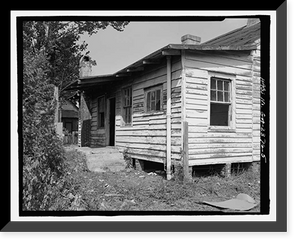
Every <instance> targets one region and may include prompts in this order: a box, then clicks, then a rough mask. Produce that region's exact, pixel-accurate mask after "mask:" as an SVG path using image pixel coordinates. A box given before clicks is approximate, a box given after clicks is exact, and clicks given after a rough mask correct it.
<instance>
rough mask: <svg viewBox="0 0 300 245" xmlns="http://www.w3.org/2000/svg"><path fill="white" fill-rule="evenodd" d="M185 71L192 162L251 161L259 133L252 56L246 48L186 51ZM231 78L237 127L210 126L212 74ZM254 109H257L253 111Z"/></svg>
mask: <svg viewBox="0 0 300 245" xmlns="http://www.w3.org/2000/svg"><path fill="white" fill-rule="evenodd" d="M183 59H184V60H183V64H184V71H185V82H184V84H185V87H184V88H183V90H185V91H186V92H185V98H184V100H185V112H184V113H185V117H186V120H187V121H188V123H189V164H190V165H191V166H193V165H203V164H216V163H233V162H251V161H252V160H253V157H252V155H253V147H254V146H255V147H257V145H255V144H254V143H253V142H252V140H253V136H254V135H256V134H257V130H255V131H253V129H254V128H257V124H255V126H254V125H253V122H255V123H256V122H257V121H255V120H257V117H256V116H255V117H254V115H256V114H257V115H259V106H258V104H257V103H255V104H253V101H254V100H255V101H256V102H257V99H258V96H259V95H258V94H257V90H254V86H256V84H255V85H254V84H253V77H252V74H253V66H252V56H251V55H250V52H246V51H231V52H229V51H227V52H222V51H211V52H207V51H206V52H192V51H187V52H185V55H184V57H183ZM212 74H214V75H216V76H219V77H231V78H232V81H233V86H232V88H233V91H232V93H233V102H232V103H233V105H232V106H233V120H234V129H233V130H228V131H217V130H213V129H210V128H209V117H210V111H209V109H210V92H209V84H210V76H211V75H212ZM254 108H255V110H254ZM253 118H254V119H253Z"/></svg>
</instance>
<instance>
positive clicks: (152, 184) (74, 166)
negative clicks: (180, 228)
mask: <svg viewBox="0 0 300 245" xmlns="http://www.w3.org/2000/svg"><path fill="white" fill-rule="evenodd" d="M66 161H67V164H68V165H69V167H70V173H68V174H69V178H70V179H69V182H70V183H72V184H70V185H69V186H68V191H66V190H64V191H65V194H64V193H62V196H63V197H62V198H64V200H65V201H64V202H63V201H61V202H60V203H63V204H60V205H56V207H55V209H57V210H88V211H99V210H100V211H103V210H105V211H210V212H211V211H220V209H218V208H216V207H212V206H208V205H205V204H202V203H201V202H202V201H224V200H228V199H231V198H234V197H236V196H237V195H238V194H239V193H245V194H248V195H249V196H251V197H252V198H254V200H255V201H256V202H258V203H259V202H260V171H259V165H258V164H257V166H253V167H252V168H251V169H250V170H247V171H241V172H240V173H237V174H232V175H231V177H228V178H224V177H221V176H220V175H218V174H217V173H212V172H210V174H208V175H205V174H202V175H200V176H198V177H197V176H196V177H194V178H193V181H192V182H191V183H184V182H183V181H182V180H180V178H174V179H173V180H170V181H167V180H166V178H165V176H164V174H163V171H159V170H158V171H153V170H148V171H138V170H135V169H133V168H126V169H125V170H123V171H120V172H110V171H107V172H104V173H95V172H90V171H88V169H87V168H86V167H85V161H86V159H85V156H84V155H83V154H82V153H80V152H78V151H76V150H70V149H69V150H67V151H66ZM196 175H197V174H196ZM67 199H68V201H66V200H67ZM222 211H225V212H227V211H228V210H222ZM230 212H232V210H230ZM248 212H260V205H258V206H256V207H255V208H253V209H252V210H250V211H248Z"/></svg>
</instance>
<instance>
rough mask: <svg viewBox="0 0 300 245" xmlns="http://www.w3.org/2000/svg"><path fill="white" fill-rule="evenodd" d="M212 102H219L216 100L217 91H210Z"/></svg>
mask: <svg viewBox="0 0 300 245" xmlns="http://www.w3.org/2000/svg"><path fill="white" fill-rule="evenodd" d="M210 100H212V101H216V100H217V98H216V91H213V90H211V91H210Z"/></svg>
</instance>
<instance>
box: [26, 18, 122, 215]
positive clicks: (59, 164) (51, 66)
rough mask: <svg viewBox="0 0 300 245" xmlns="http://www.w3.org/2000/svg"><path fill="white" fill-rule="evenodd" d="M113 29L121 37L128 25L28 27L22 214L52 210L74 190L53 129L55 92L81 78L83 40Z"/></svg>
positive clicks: (39, 24) (46, 24) (66, 23)
mask: <svg viewBox="0 0 300 245" xmlns="http://www.w3.org/2000/svg"><path fill="white" fill-rule="evenodd" d="M109 25H110V26H112V27H113V28H115V29H116V30H118V31H121V30H123V28H124V27H125V26H126V25H127V22H112V21H109V22H87V21H81V22H80V21H74V22H70V21H24V22H23V87H22V88H23V91H22V105H23V128H22V134H23V205H22V209H23V210H49V209H50V208H51V207H52V206H53V203H54V202H55V199H56V198H57V196H58V195H59V193H60V191H61V190H64V189H66V186H68V185H70V186H72V182H73V180H72V179H71V178H68V177H67V176H68V175H67V173H69V172H70V171H68V166H67V165H66V164H65V161H64V160H65V153H64V148H63V146H62V140H61V139H59V138H58V136H57V135H56V130H55V125H54V114H55V109H56V101H55V99H54V86H58V87H59V88H60V89H61V88H62V87H63V86H64V85H65V84H66V83H67V82H68V81H73V80H75V79H77V78H78V73H79V60H80V58H81V57H82V56H83V54H82V52H83V51H84V50H86V48H87V44H86V43H81V44H79V43H78V40H79V38H80V35H81V34H82V33H84V32H87V33H88V34H89V35H92V34H94V33H96V32H97V31H98V30H99V29H105V28H106V27H107V26H109ZM60 95H61V96H62V93H61V94H60ZM77 201H78V198H77V199H76V202H77Z"/></svg>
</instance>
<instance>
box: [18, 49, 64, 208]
mask: <svg viewBox="0 0 300 245" xmlns="http://www.w3.org/2000/svg"><path fill="white" fill-rule="evenodd" d="M46 71H47V59H46V58H45V57H44V55H43V54H42V53H39V54H30V53H28V52H24V70H23V206H22V208H23V210H47V209H48V208H49V205H50V203H51V198H52V197H53V194H54V193H53V187H54V186H56V182H57V181H58V180H59V178H60V177H61V176H62V175H63V173H64V150H63V147H62V142H61V140H60V139H59V138H58V137H57V135H56V131H55V126H54V111H55V100H54V96H53V95H54V86H53V85H51V84H49V81H48V80H47V75H46Z"/></svg>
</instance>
